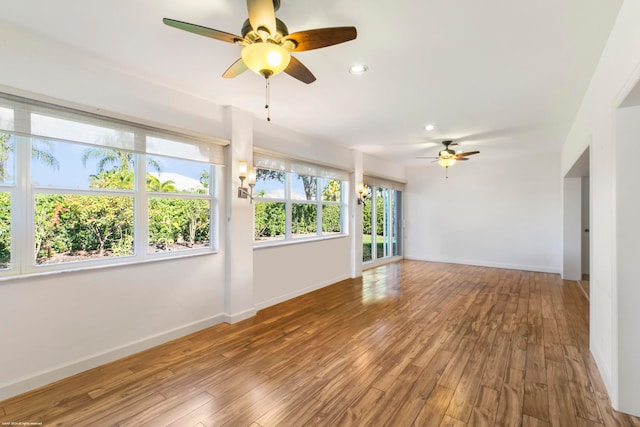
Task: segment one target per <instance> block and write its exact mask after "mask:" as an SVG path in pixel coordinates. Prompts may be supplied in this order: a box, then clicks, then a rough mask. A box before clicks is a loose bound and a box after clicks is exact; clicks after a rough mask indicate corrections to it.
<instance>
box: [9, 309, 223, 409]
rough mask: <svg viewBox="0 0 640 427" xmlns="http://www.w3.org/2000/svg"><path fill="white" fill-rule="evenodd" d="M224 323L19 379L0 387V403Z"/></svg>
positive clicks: (183, 329) (209, 322)
mask: <svg viewBox="0 0 640 427" xmlns="http://www.w3.org/2000/svg"><path fill="white" fill-rule="evenodd" d="M224 321H226V320H225V316H224V315H218V316H213V317H210V318H208V319H204V320H200V321H197V322H193V323H190V324H188V325H184V326H180V327H178V328H175V329H171V330H169V331H165V332H161V333H159V334H156V335H152V336H150V337H147V338H143V339H141V340H138V341H134V342H132V343H129V344H126V345H123V346H121V347H117V348H114V349H111V350H107V351H105V352H102V353H99V354H94V355H92V356H88V357H86V358H84V359H80V360H76V361H73V362H70V363H68V364H66V365H63V366H58V367H55V368H52V369H48V370H46V371H41V372H37V373H34V374H33V375H29V376H26V377H23V378H19V379H17V380H15V381H12V382H9V383H4V384H0V400H4V399H8V398H10V397H13V396H17V395H19V394H22V393H25V392H27V391H29V390H33V389H35V388H38V387H41V386H43V385H46V384H50V383H52V382H55V381H58V380H61V379H63V378H67V377H70V376H72V375H75V374H79V373H80V372H84V371H86V370H89V369H92V368H96V367H98V366H100V365H104V364H105V363H109V362H113V361H114V360H117V359H121V358H123V357H126V356H130V355H132V354H134V353H138V352H140V351H143V350H147V349H149V348H151V347H155V346H157V345H160V344H164V343H166V342H168V341H171V340H174V339H177V338H181V337H183V336H185V335H189V334H191V333H193V332H197V331H199V330H202V329H206V328H208V327H211V326H214V325H217V324H219V323H222V322H224Z"/></svg>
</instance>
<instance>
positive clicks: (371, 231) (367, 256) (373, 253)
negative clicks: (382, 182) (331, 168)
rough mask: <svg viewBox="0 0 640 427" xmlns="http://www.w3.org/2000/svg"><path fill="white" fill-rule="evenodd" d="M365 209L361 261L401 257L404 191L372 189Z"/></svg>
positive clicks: (374, 187)
mask: <svg viewBox="0 0 640 427" xmlns="http://www.w3.org/2000/svg"><path fill="white" fill-rule="evenodd" d="M369 189H370V194H371V196H370V197H369V198H368V199H367V200H366V201H365V202H364V206H363V209H362V214H363V223H362V246H363V247H362V261H363V262H373V261H376V260H379V259H383V258H388V257H392V256H400V255H402V225H401V218H402V191H399V190H394V189H391V188H384V187H376V186H371V187H369Z"/></svg>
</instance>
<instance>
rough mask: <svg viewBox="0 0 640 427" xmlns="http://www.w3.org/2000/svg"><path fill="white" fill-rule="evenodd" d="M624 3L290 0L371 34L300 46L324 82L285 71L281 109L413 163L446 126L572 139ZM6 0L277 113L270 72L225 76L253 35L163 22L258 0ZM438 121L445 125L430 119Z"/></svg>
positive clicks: (516, 142)
mask: <svg viewBox="0 0 640 427" xmlns="http://www.w3.org/2000/svg"><path fill="white" fill-rule="evenodd" d="M620 4H621V0H563V1H558V0H535V1H532V0H529V1H523V0H484V1H478V0H421V1H418V0H393V1H387V2H381V1H371V0H348V1H345V0H322V1H321V0H282V5H281V7H280V10H279V11H278V12H277V16H278V17H279V18H280V19H282V20H283V21H284V22H285V23H286V24H287V26H288V27H289V32H291V33H293V32H296V31H301V30H307V29H312V28H321V27H332V26H346V25H354V26H356V27H357V30H358V38H357V39H356V40H354V41H351V42H348V43H344V44H341V45H337V46H332V47H328V48H324V49H319V50H314V51H308V52H300V53H297V54H295V55H294V56H296V57H297V58H298V59H299V60H300V61H302V62H303V63H304V64H305V65H306V66H307V67H308V68H309V69H310V70H311V71H312V72H313V73H314V74H315V76H316V77H317V81H316V82H315V83H312V84H311V85H305V84H303V83H300V82H298V81H297V80H295V79H293V78H291V77H290V76H288V75H286V74H281V75H278V76H275V77H274V78H272V80H271V116H272V120H273V122H275V123H278V125H281V126H284V127H287V128H291V129H294V130H297V131H301V132H304V133H306V134H310V135H314V136H317V137H320V138H322V139H325V140H330V141H333V142H335V143H337V144H341V145H344V146H347V147H353V148H358V149H360V150H362V151H365V152H368V153H371V154H373V155H376V156H379V157H384V158H389V159H391V160H395V161H398V162H400V163H402V164H405V165H412V164H421V163H424V162H427V161H426V160H416V159H415V157H416V156H419V155H433V154H435V152H436V151H437V149H436V148H434V146H435V145H436V144H435V143H434V141H435V142H437V141H441V140H443V139H454V140H459V141H461V143H462V145H463V146H464V148H465V149H474V150H475V149H477V150H480V151H482V153H483V155H484V156H488V157H489V156H505V155H515V154H519V153H524V152H536V151H538V152H539V151H545V152H550V151H558V150H559V149H560V146H561V144H562V142H563V139H564V137H565V136H566V134H567V132H568V130H569V126H570V124H571V122H572V120H573V117H574V115H575V113H576V112H577V109H578V107H579V104H580V102H581V100H582V96H583V94H584V92H585V90H586V87H587V85H588V83H589V80H590V78H591V75H592V73H593V70H594V68H595V66H596V64H597V61H598V59H599V56H600V53H601V52H602V48H603V46H604V43H605V42H606V39H607V36H608V34H609V31H610V29H611V27H612V25H613V21H614V19H615V16H616V14H617V12H618V10H619V7H620ZM0 5H1V6H2V15H1V18H0V24H1V23H2V21H3V20H4V21H6V22H7V23H10V24H13V25H15V26H17V27H20V28H21V29H23V30H27V31H32V32H34V33H36V34H37V35H39V36H44V37H46V38H47V39H50V40H52V41H55V42H56V43H63V44H65V45H67V46H68V47H69V48H71V49H78V50H80V51H82V52H84V54H87V55H91V56H94V57H96V58H98V59H100V60H101V61H108V62H110V63H111V64H112V66H113V67H115V68H118V69H120V70H121V71H124V72H127V73H132V74H135V75H136V76H138V77H142V78H144V79H148V80H150V81H154V82H162V84H164V85H166V86H168V87H171V88H173V89H175V90H178V91H181V92H185V93H189V94H196V95H197V96H199V97H201V98H205V99H208V100H211V101H212V102H215V103H216V104H221V105H235V106H237V107H240V108H242V109H245V110H248V111H252V112H253V113H254V114H255V115H256V116H257V117H265V111H264V79H263V78H262V77H260V76H258V75H255V74H253V73H251V72H246V73H244V74H242V75H240V76H239V77H237V78H235V79H232V80H229V79H223V78H221V77H220V76H221V74H222V73H223V72H224V71H225V70H226V69H227V67H228V66H229V65H230V64H231V63H233V62H234V61H235V60H236V59H238V58H239V56H240V47H238V46H235V45H232V44H227V43H223V42H220V41H217V40H213V39H209V38H205V37H201V36H197V35H194V34H190V33H187V32H184V31H180V30H177V29H174V28H171V27H168V26H166V25H164V24H163V23H162V18H164V17H168V18H173V19H177V20H181V21H187V22H191V23H195V24H198V25H203V26H206V27H211V28H215V29H218V30H222V31H225V32H229V33H234V34H240V29H241V26H242V24H243V22H244V20H245V19H246V16H247V12H246V2H244V1H240V0H237V1H231V0H181V1H175V0H136V1H130V0H91V1H78V0H56V1H35V0H0ZM3 42H7V41H6V40H5V41H3ZM353 63H365V64H367V66H368V67H369V72H368V73H366V74H365V75H364V76H361V77H356V76H353V75H350V74H349V72H348V67H349V65H351V64H353ZM4 66H7V65H4ZM0 76H1V74H0ZM0 79H1V77H0ZM0 83H2V82H1V81H0ZM133 90H134V88H132V91H133ZM427 123H433V124H435V126H436V129H435V130H434V131H430V132H429V131H426V130H424V125H425V124H427ZM476 158H478V157H476Z"/></svg>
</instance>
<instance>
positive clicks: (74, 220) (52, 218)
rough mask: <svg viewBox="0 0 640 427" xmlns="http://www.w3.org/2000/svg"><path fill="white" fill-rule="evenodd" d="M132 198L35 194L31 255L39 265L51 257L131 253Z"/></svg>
mask: <svg viewBox="0 0 640 427" xmlns="http://www.w3.org/2000/svg"><path fill="white" fill-rule="evenodd" d="M131 236H133V198H132V197H129V196H121V197H115V196H79V195H69V194H65V195H57V194H53V195H52V194H38V195H36V200H35V237H36V239H35V255H36V260H37V262H38V263H39V264H41V263H44V262H46V260H47V259H49V258H51V257H52V256H53V255H55V254H70V255H73V254H74V253H76V252H85V253H90V254H96V255H98V256H104V255H105V252H106V251H109V252H111V253H113V250H114V249H117V251H118V253H119V254H127V255H130V254H132V253H133V246H132V245H133V241H132V238H131Z"/></svg>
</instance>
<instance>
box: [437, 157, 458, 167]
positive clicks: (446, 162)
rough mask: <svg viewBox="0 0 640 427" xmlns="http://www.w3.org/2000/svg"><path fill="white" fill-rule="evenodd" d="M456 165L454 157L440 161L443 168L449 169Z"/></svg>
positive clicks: (443, 158)
mask: <svg viewBox="0 0 640 427" xmlns="http://www.w3.org/2000/svg"><path fill="white" fill-rule="evenodd" d="M455 163H456V159H454V158H453V157H446V158H445V157H441V158H440V159H438V164H439V165H440V166H442V167H443V168H448V167H449V166H453V165H454V164H455Z"/></svg>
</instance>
